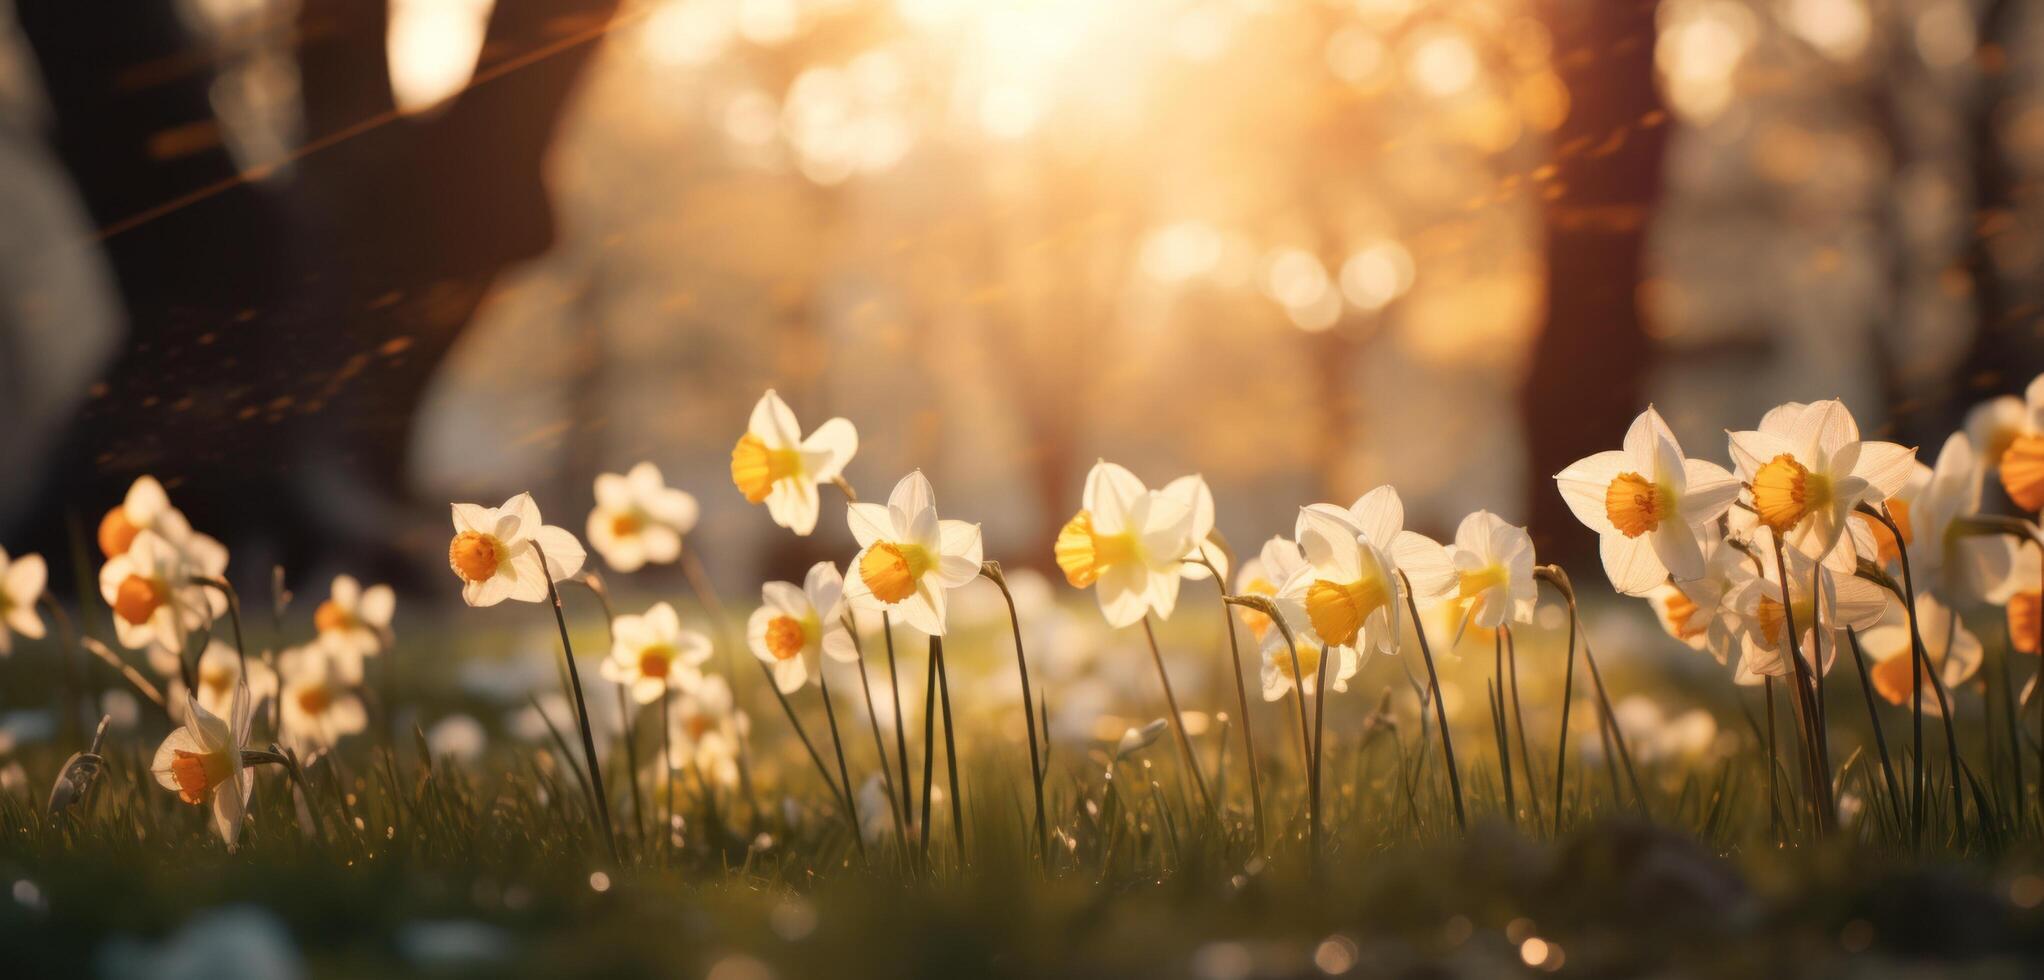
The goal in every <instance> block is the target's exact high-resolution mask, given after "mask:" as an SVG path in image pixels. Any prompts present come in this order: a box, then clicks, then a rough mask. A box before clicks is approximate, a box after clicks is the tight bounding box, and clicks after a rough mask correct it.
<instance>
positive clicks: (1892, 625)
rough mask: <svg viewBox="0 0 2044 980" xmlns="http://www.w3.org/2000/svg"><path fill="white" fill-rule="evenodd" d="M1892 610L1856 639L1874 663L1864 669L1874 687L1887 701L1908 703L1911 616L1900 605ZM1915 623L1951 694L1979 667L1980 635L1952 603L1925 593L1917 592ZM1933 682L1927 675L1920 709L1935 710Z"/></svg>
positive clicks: (1912, 683) (1911, 680) (1911, 683)
mask: <svg viewBox="0 0 2044 980" xmlns="http://www.w3.org/2000/svg"><path fill="white" fill-rule="evenodd" d="M1890 608H1891V612H1890V613H1889V614H1888V615H1886V616H1883V617H1882V620H1881V624H1880V625H1878V626H1876V627H1874V628H1873V629H1870V630H1867V631H1865V632H1864V633H1861V634H1860V643H1861V645H1862V646H1864V647H1865V648H1866V651H1867V655H1868V656H1871V657H1873V658H1874V664H1873V667H1872V669H1870V670H1869V671H1868V672H1867V673H1868V677H1869V678H1870V679H1871V680H1872V681H1873V683H1874V690H1875V691H1878V692H1880V695H1881V697H1882V698H1884V699H1886V700H1887V701H1888V703H1889V704H1908V703H1909V698H1910V694H1911V692H1912V691H1913V690H1914V688H1915V681H1914V678H1912V677H1911V676H1910V674H1911V670H1910V665H1911V664H1914V663H1915V662H1916V658H1915V657H1914V656H1913V654H1912V647H1911V646H1910V641H1909V620H1908V619H1907V618H1906V617H1905V616H1903V615H1902V606H1901V605H1900V604H1896V605H1894V606H1892V607H1890ZM1916 626H1917V630H1918V631H1919V632H1920V633H1921V635H1922V636H1923V652H1924V656H1925V657H1926V658H1927V659H1928V660H1929V661H1930V666H1931V669H1933V670H1936V671H1937V672H1938V677H1939V678H1940V679H1942V680H1943V681H1944V683H1945V690H1946V694H1947V695H1948V696H1950V694H1951V692H1953V691H1956V690H1957V689H1958V686H1959V685H1960V684H1964V683H1965V682H1966V681H1968V680H1970V679H1971V678H1972V677H1973V675H1974V674H1975V673H1976V672H1978V671H1979V670H1980V662H1981V659H1982V650H1981V646H1980V638H1979V637H1977V636H1974V635H1973V631H1972V630H1969V629H1967V628H1966V624H1965V623H1962V622H1960V621H1959V617H1958V616H1957V615H1955V614H1954V613H1953V612H1952V609H1951V607H1950V606H1947V605H1945V604H1944V603H1942V602H1940V601H1938V599H1937V598H1936V597H1935V596H1932V595H1928V594H1925V593H1918V594H1917V596H1916ZM1931 686H1932V685H1931V679H1930V675H1929V674H1925V675H1924V677H1923V710H1924V711H1925V712H1927V713H1929V714H1937V713H1938V697H1937V695H1936V694H1935V693H1933V692H1932V690H1931Z"/></svg>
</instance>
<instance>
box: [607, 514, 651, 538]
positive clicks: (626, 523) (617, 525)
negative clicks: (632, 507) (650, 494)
mask: <svg viewBox="0 0 2044 980" xmlns="http://www.w3.org/2000/svg"><path fill="white" fill-rule="evenodd" d="M644 526H645V524H644V522H642V521H640V520H639V515H638V514H635V513H632V512H630V511H627V512H625V513H622V514H613V515H611V518H610V533H612V534H614V535H617V536H618V537H620V538H629V537H631V536H632V535H634V534H637V533H639V528H641V527H644Z"/></svg>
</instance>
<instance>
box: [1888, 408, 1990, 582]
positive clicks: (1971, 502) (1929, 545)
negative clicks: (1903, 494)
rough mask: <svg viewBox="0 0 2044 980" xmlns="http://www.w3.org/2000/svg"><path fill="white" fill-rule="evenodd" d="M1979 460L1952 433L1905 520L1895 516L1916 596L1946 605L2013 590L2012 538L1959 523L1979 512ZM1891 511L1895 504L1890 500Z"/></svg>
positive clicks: (1981, 477) (1967, 444)
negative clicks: (1975, 531)
mask: <svg viewBox="0 0 2044 980" xmlns="http://www.w3.org/2000/svg"><path fill="white" fill-rule="evenodd" d="M1979 460H1980V457H1979V456H1977V455H1975V454H1974V452H1973V444H1972V443H1970V442H1968V441H1967V440H1966V437H1965V436H1964V435H1962V434H1959V433H1953V434H1952V436H1951V437H1950V438H1949V439H1946V440H1945V445H1944V448H1943V449H1941V450H1939V451H1938V461H1937V466H1936V467H1935V468H1933V469H1932V470H1931V478H1930V482H1929V484H1928V485H1926V486H1924V487H1923V489H1922V490H1921V491H1920V492H1919V493H1918V494H1917V495H1916V499H1915V500H1914V501H1913V503H1912V504H1911V505H1910V506H1909V507H1908V508H1907V509H1906V510H1904V511H1903V513H1904V514H1907V515H1908V516H1907V518H1906V520H1907V523H1904V518H1900V517H1897V518H1896V521H1895V524H1896V527H1898V528H1900V529H1901V530H1902V532H1903V534H1904V535H1905V536H1906V537H1907V538H1908V542H1907V545H1906V546H1907V547H1908V549H1909V564H1910V572H1911V574H1912V575H1913V576H1914V577H1915V581H1916V594H1917V595H1918V596H1923V595H1925V594H1930V595H1935V596H1937V597H1938V599H1939V600H1940V601H1941V602H1944V603H1946V604H1948V605H1949V604H1952V603H1956V602H1960V601H1963V600H1965V599H1968V598H1979V599H1985V600H1987V601H1988V602H1991V603H1995V604H1997V605H1999V604H2001V603H2003V602H2006V601H2008V598H2009V596H2010V595H2011V594H2012V593H2013V592H2014V590H2015V580H2014V577H2013V574H2014V569H2015V563H2016V542H2015V540H2014V539H2013V538H2010V537H2008V536H2007V535H2003V534H1969V533H1967V532H1966V530H1965V529H1964V528H1963V527H1962V525H1961V522H1962V521H1964V519H1966V518H1968V517H1972V516H1974V515H1975V514H1978V513H1979V512H1980V488H1981V483H1982V482H1983V480H1984V479H1985V477H1986V474H1985V473H1984V472H1982V469H1981V466H1980V462H1979ZM1889 510H1890V515H1891V516H1893V515H1894V511H1895V508H1894V507H1893V506H1892V505H1891V506H1890V508H1889ZM1886 530H1887V529H1886V528H1885V527H1883V528H1882V531H1883V532H1886Z"/></svg>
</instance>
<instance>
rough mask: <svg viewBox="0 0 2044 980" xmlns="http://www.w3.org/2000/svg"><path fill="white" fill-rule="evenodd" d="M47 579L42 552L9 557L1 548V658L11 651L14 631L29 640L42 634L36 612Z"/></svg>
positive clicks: (47, 572)
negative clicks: (36, 605)
mask: <svg viewBox="0 0 2044 980" xmlns="http://www.w3.org/2000/svg"><path fill="white" fill-rule="evenodd" d="M48 578H49V569H48V568H46V567H44V565H43V559H42V556H41V555H22V556H21V557H19V558H15V559H13V560H9V559H8V557H7V549H5V548H0V657H4V656H6V655H8V654H10V653H12V652H14V634H16V633H20V634H21V635H22V636H25V637H27V638H29V639H31V640H40V639H42V637H43V617H42V614H40V613H38V612H37V611H36V607H35V604H36V600H38V599H40V598H42V595H43V586H44V584H45V583H46V581H47V580H48Z"/></svg>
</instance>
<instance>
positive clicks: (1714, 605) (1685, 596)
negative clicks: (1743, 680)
mask: <svg viewBox="0 0 2044 980" xmlns="http://www.w3.org/2000/svg"><path fill="white" fill-rule="evenodd" d="M1703 555H1704V559H1703V564H1704V571H1703V575H1702V576H1701V577H1698V578H1694V579H1691V580H1689V581H1687V582H1664V583H1662V584H1661V585H1660V586H1659V587H1658V588H1656V589H1654V590H1653V591H1652V592H1649V593H1647V596H1646V599H1647V604H1648V605H1649V606H1651V607H1652V608H1653V610H1654V616H1655V618H1657V619H1659V620H1660V621H1661V628H1662V629H1664V630H1667V631H1668V635H1669V636H1672V637H1674V638H1675V639H1677V640H1680V641H1682V642H1683V643H1684V644H1686V645H1687V646H1688V647H1689V648H1690V649H1692V650H1705V651H1709V653H1710V655H1711V656H1713V657H1715V658H1717V662H1718V663H1721V664H1722V663H1726V662H1728V661H1729V660H1730V658H1731V654H1732V650H1733V649H1734V648H1735V647H1737V645H1738V641H1739V629H1738V619H1737V617H1736V616H1735V615H1734V614H1733V613H1732V611H1731V610H1730V609H1729V608H1728V607H1727V605H1726V602H1727V600H1728V599H1730V598H1731V596H1732V594H1733V593H1734V592H1735V591H1736V590H1737V588H1738V586H1739V585H1741V584H1743V583H1744V581H1745V576H1744V575H1742V574H1741V570H1742V569H1743V570H1745V572H1746V573H1747V574H1749V575H1755V574H1758V573H1757V572H1753V571H1752V564H1751V562H1752V559H1751V558H1750V557H1748V555H1747V553H1746V552H1744V551H1741V550H1740V548H1739V547H1738V546H1737V545H1734V544H1733V543H1731V542H1729V541H1726V540H1724V539H1721V538H1718V537H1715V536H1712V537H1708V538H1705V539H1704V542H1703Z"/></svg>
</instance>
